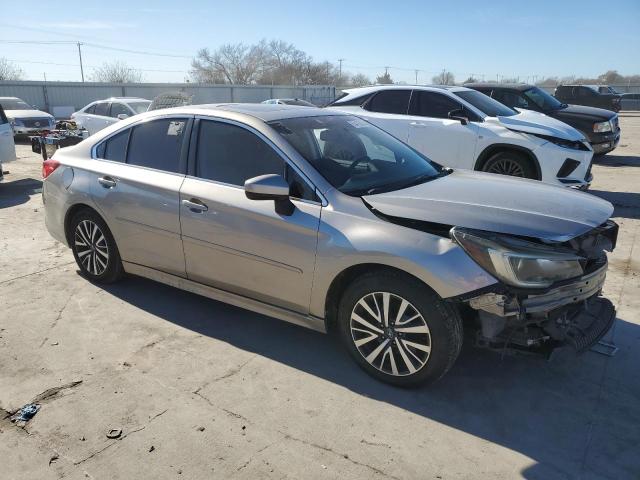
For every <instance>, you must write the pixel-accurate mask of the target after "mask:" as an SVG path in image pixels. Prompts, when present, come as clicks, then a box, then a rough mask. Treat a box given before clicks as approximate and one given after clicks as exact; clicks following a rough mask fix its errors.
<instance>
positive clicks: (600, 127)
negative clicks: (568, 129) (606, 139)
mask: <svg viewBox="0 0 640 480" xmlns="http://www.w3.org/2000/svg"><path fill="white" fill-rule="evenodd" d="M593 131H594V132H595V133H604V132H610V131H611V122H610V121H609V120H607V121H606V122H598V123H594V124H593Z"/></svg>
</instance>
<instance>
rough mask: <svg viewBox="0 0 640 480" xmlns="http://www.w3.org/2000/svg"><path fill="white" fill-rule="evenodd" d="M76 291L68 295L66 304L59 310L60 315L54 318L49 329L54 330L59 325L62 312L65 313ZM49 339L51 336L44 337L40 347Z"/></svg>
mask: <svg viewBox="0 0 640 480" xmlns="http://www.w3.org/2000/svg"><path fill="white" fill-rule="evenodd" d="M75 293H76V291H75V290H74V291H72V292H71V294H70V295H69V296H68V297H67V301H66V302H64V305H62V308H61V309H60V310H58V315H57V316H56V318H55V319H54V320H53V322H51V325H50V326H49V330H53V329H54V328H55V327H56V325H58V322H59V321H60V319H61V318H62V314H63V313H64V311H65V310H66V308H67V305H69V302H70V301H71V298H72V297H73V296H74V295H75ZM47 340H49V337H44V338H43V339H42V343H40V348H42V346H43V345H44V344H45V343H46V342H47Z"/></svg>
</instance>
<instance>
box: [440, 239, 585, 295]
mask: <svg viewBox="0 0 640 480" xmlns="http://www.w3.org/2000/svg"><path fill="white" fill-rule="evenodd" d="M450 235H451V238H452V239H453V240H454V241H455V242H456V243H457V244H458V245H460V246H461V247H462V248H463V249H464V251H465V252H467V253H468V254H469V256H470V257H471V258H473V260H475V261H476V263H478V264H479V265H480V266H481V267H482V268H484V269H485V270H486V271H487V272H489V273H490V274H492V275H493V276H494V277H496V278H497V279H499V280H501V281H502V282H504V283H506V284H507V285H512V286H514V287H521V288H546V287H549V286H551V285H553V284H554V283H555V282H559V281H561V280H568V279H570V278H574V277H579V276H581V275H583V273H584V270H583V268H582V265H581V261H583V260H584V258H583V257H580V256H578V255H576V254H574V253H573V252H571V251H570V250H566V249H562V248H553V247H550V246H546V245H540V244H537V243H533V242H529V241H527V240H523V239H520V238H516V237H512V236H508V235H501V234H497V233H490V232H484V231H479V230H471V229H466V228H460V227H454V228H452V229H451V232H450Z"/></svg>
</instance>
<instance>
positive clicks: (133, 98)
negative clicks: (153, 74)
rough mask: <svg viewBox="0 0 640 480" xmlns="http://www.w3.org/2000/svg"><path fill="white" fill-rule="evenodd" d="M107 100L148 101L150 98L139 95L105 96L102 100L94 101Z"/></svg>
mask: <svg viewBox="0 0 640 480" xmlns="http://www.w3.org/2000/svg"><path fill="white" fill-rule="evenodd" d="M109 100H120V101H127V100H129V101H136V102H137V101H143V102H150V101H151V100H147V99H146V98H141V97H109V98H105V99H103V100H96V102H106V101H109Z"/></svg>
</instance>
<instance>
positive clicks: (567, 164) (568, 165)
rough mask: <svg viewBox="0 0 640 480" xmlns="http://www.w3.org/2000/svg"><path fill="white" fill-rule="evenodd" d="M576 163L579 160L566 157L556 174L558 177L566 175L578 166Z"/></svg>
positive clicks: (578, 163)
mask: <svg viewBox="0 0 640 480" xmlns="http://www.w3.org/2000/svg"><path fill="white" fill-rule="evenodd" d="M578 165H580V162H579V161H577V160H573V159H572V158H567V159H566V160H565V161H564V163H563V164H562V166H561V167H560V170H558V173H557V176H558V177H560V178H564V177H568V176H569V175H570V174H571V173H572V172H573V171H574V170H575V169H576V168H578ZM589 168H591V167H589Z"/></svg>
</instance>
